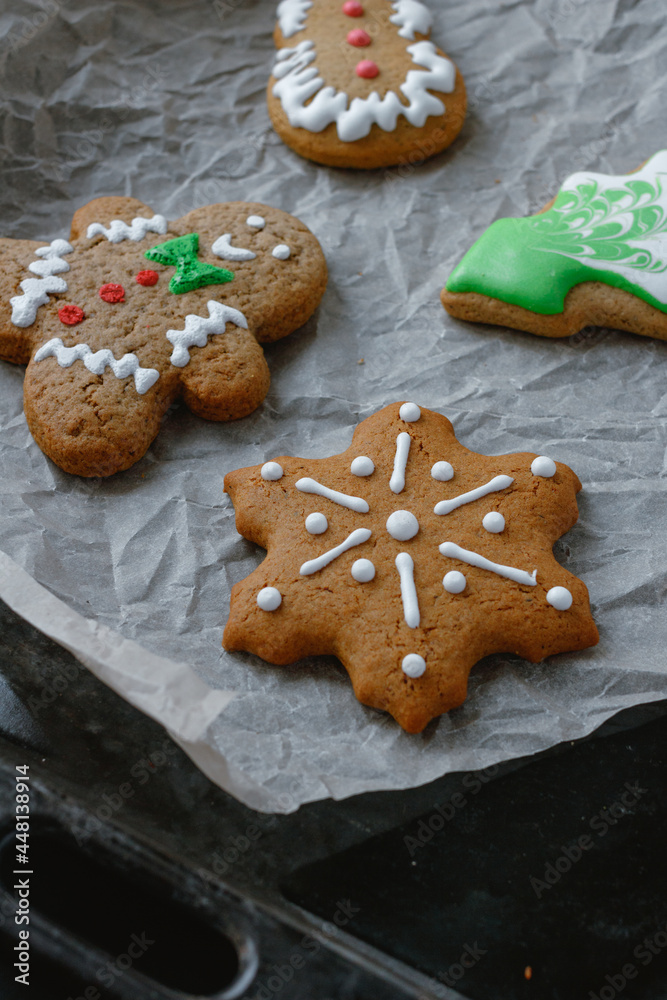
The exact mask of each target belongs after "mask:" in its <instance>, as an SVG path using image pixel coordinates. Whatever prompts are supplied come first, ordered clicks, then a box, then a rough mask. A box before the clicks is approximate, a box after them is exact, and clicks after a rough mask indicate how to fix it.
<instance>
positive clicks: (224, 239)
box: [211, 233, 257, 260]
mask: <svg viewBox="0 0 667 1000" xmlns="http://www.w3.org/2000/svg"><path fill="white" fill-rule="evenodd" d="M231 238H232V234H231V233H224V234H223V235H222V236H218V238H217V240H216V241H215V243H214V244H213V246H212V247H211V250H212V251H213V253H214V254H215V255H216V257H221V258H222V259H223V260H254V259H255V257H256V256H257V254H255V253H253V252H252V250H246V249H244V248H243V247H233V246H232V245H231V243H230V242H229V241H230V240H231Z"/></svg>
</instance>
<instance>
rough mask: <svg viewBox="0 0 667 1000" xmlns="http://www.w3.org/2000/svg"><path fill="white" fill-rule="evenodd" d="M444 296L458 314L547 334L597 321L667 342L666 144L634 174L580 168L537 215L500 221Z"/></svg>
mask: <svg viewBox="0 0 667 1000" xmlns="http://www.w3.org/2000/svg"><path fill="white" fill-rule="evenodd" d="M441 298H442V303H443V305H444V307H445V309H446V310H447V312H448V313H450V315H452V316H456V317H457V318H458V319H466V320H472V321H473V322H481V323H495V324H499V325H502V326H511V327H515V328H516V329H518V330H528V331H529V332H530V333H537V334H539V335H540V336H542V337H567V336H569V335H570V334H572V333H577V332H578V331H579V330H581V329H582V327H584V326H588V325H593V326H611V327H615V328H616V329H619V330H628V331H630V332H631V333H640V334H643V335H644V336H646V337H658V338H660V339H661V340H667V150H662V152H660V153H656V154H655V156H653V157H651V159H650V160H648V162H647V163H645V164H644V166H643V167H641V168H640V169H639V170H637V171H635V172H634V173H631V174H622V175H620V176H618V177H610V176H607V175H606V174H596V173H592V172H590V171H584V172H582V173H577V174H572V176H571V177H568V179H567V180H566V181H565V183H564V184H563V186H562V187H561V189H560V191H559V192H558V195H557V196H556V198H555V199H554V200H553V201H552V202H550V203H549V205H547V206H545V208H544V209H543V210H542V211H541V212H540V213H539V214H538V215H534V216H529V217H528V218H525V219H499V220H498V221H497V222H494V223H493V225H491V226H490V227H489V228H488V229H487V231H486V232H485V233H484V234H483V236H481V237H480V239H479V240H478V241H477V242H476V243H475V244H474V245H473V246H472V248H471V249H470V250H469V251H468V253H467V254H466V255H465V257H464V258H463V260H462V261H461V263H460V264H459V265H458V267H456V268H455V270H454V271H453V272H452V274H451V276H450V278H449V280H448V282H447V285H446V287H445V289H444V290H443V292H442V296H441Z"/></svg>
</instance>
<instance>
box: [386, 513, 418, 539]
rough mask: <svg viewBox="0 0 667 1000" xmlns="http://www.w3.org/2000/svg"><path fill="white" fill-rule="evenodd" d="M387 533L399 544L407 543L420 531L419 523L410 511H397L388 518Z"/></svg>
mask: <svg viewBox="0 0 667 1000" xmlns="http://www.w3.org/2000/svg"><path fill="white" fill-rule="evenodd" d="M387 531H388V532H389V534H390V535H391V537H392V538H395V539H396V541H397V542H407V541H408V539H410V538H414V537H415V535H416V534H417V532H418V531H419V521H418V520H417V518H416V517H415V515H414V514H412V513H411V512H410V511H409V510H395V511H394V513H393V514H390V515H389V517H388V518H387Z"/></svg>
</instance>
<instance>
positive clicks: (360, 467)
mask: <svg viewBox="0 0 667 1000" xmlns="http://www.w3.org/2000/svg"><path fill="white" fill-rule="evenodd" d="M350 472H351V473H352V475H353V476H370V475H372V474H373V473H374V472H375V463H374V462H373V459H372V458H369V457H368V456H367V455H358V456H357V458H355V459H353V461H352V465H351V466H350Z"/></svg>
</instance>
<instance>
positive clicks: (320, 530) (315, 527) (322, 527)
mask: <svg viewBox="0 0 667 1000" xmlns="http://www.w3.org/2000/svg"><path fill="white" fill-rule="evenodd" d="M328 527H329V522H328V521H327V519H326V516H325V515H324V514H321V513H320V512H319V511H318V510H316V511H315V512H314V513H313V514H309V515H308V517H307V518H306V531H307V532H308V534H309V535H323V534H324V532H325V531H326V530H327V528H328Z"/></svg>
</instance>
